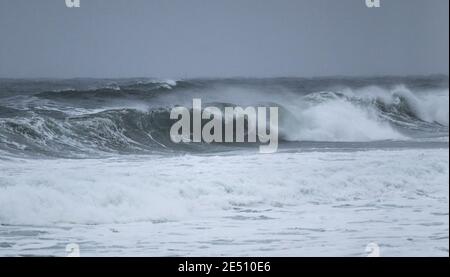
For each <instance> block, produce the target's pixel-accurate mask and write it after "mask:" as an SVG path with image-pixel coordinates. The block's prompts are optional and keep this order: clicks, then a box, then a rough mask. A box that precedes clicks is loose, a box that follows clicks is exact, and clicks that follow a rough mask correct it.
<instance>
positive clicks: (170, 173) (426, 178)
mask: <svg viewBox="0 0 450 277" xmlns="http://www.w3.org/2000/svg"><path fill="white" fill-rule="evenodd" d="M448 164H449V156H448V149H431V150H425V149H410V150H392V151H383V150H375V151H363V152H308V153H277V154H273V155H259V154H238V155H228V156H224V155H222V156H191V155H188V156H179V157H155V156H141V157H129V156H128V157H121V158H114V159H106V160H105V159H103V160H97V159H92V160H90V159H85V160H66V159H52V160H30V159H27V160H22V159H10V160H5V159H3V160H0V168H1V171H0V223H1V224H3V225H1V226H0V256H5V255H58V256H59V255H64V254H65V253H64V249H65V245H66V244H67V243H71V242H75V243H79V244H80V247H81V253H82V255H87V256H98V255H111V256H118V255H145V256H147V255H151V256H159V255H233V256H235V255H239V256H240V255H243V256H246V255H252V256H273V255H290V256H307V255H317V256H335V255H344V256H362V255H364V249H365V246H366V244H368V243H370V242H376V243H378V244H379V245H380V247H381V253H382V255H384V256H398V255H400V256H448V253H449V252H448V251H449V248H448V244H449V240H448V232H449V229H448V226H449V225H448V219H449V217H448V210H449V199H448V195H449V186H448V182H449V168H448Z"/></svg>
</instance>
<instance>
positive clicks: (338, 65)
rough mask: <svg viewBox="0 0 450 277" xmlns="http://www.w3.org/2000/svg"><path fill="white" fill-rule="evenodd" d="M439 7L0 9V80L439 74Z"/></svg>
mask: <svg viewBox="0 0 450 277" xmlns="http://www.w3.org/2000/svg"><path fill="white" fill-rule="evenodd" d="M448 6H449V1H448V0H381V7H380V8H371V9H369V8H367V7H366V5H365V0H339V1H337V0H81V7H80V8H72V9H69V8H66V5H65V1H64V0H39V1H36V0H0V77H138V76H139V77H160V78H179V77H230V76H246V77H271V76H305V77H308V76H324V75H389V74H394V75H410V74H432V73H444V74H448V66H449V64H448V59H449V56H448V51H449V25H448V24H449V23H448V20H449V14H448V8H449V7H448Z"/></svg>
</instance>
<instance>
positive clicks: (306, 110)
mask: <svg viewBox="0 0 450 277" xmlns="http://www.w3.org/2000/svg"><path fill="white" fill-rule="evenodd" d="M30 82H31V81H20V82H19V81H17V80H13V81H11V80H2V81H1V82H0V89H1V91H0V92H1V94H0V99H1V102H0V150H1V151H4V152H6V153H9V154H18V155H23V154H30V155H44V156H70V157H85V156H90V155H93V154H107V153H119V154H127V153H133V154H137V153H155V152H161V151H170V152H177V151H208V152H210V151H221V150H224V149H230V148H233V145H230V144H227V145H225V144H224V145H220V144H213V145H206V144H194V143H184V144H174V143H172V142H171V141H170V137H169V130H170V127H171V125H172V124H173V121H172V120H170V119H169V113H170V109H171V108H172V107H174V106H177V105H182V106H187V107H190V105H191V103H192V102H191V101H192V99H193V98H201V99H202V101H203V102H204V103H205V104H204V105H205V106H207V105H214V106H216V107H219V108H223V107H224V106H230V105H239V106H261V105H264V106H278V107H279V108H280V116H279V120H280V140H281V142H292V141H313V142H314V141H316V142H370V141H380V140H396V141H399V140H400V141H402V140H415V139H423V138H426V139H442V138H444V139H445V138H447V140H448V121H449V104H448V103H449V93H448V78H447V77H433V78H431V77H427V78H425V77H424V78H422V79H417V78H409V79H408V78H406V79H405V78H404V79H393V78H385V79H379V78H372V79H357V80H354V79H336V78H335V79H286V78H279V79H218V80H180V81H173V80H165V81H155V80H145V79H133V80H128V79H126V80H114V81H111V80H103V81H101V80H83V81H79V80H78V81H77V82H75V81H73V80H69V81H40V82H37V83H36V81H35V83H30ZM25 85H26V89H25V88H24V87H23V86H25ZM30 87H31V88H30ZM11 88H13V89H11ZM68 88H69V89H68Z"/></svg>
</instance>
